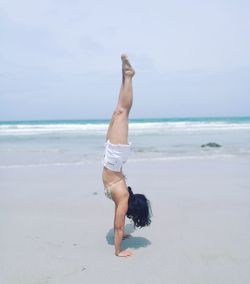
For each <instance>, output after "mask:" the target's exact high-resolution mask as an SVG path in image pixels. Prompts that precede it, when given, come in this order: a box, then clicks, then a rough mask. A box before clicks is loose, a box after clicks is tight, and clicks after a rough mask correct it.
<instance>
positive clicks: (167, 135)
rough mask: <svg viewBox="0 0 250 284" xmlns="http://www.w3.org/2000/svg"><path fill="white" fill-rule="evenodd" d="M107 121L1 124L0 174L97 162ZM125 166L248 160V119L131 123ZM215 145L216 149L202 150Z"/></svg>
mask: <svg viewBox="0 0 250 284" xmlns="http://www.w3.org/2000/svg"><path fill="white" fill-rule="evenodd" d="M108 123H109V120H46V121H43V120H42V121H11V122H8V121H5V122H0V168H12V167H13V168H14V167H41V166H47V165H54V166H63V165H69V164H73V165H81V164H85V163H92V162H97V161H101V159H102V157H103V148H104V147H103V146H104V143H105V136H106V131H107V127H108ZM129 140H130V141H131V142H132V150H133V153H132V155H131V158H130V160H129V162H136V161H140V160H145V159H146V160H150V159H173V160H175V159H214V158H219V157H225V158H233V157H242V158H249V157H250V117H227V118H215V117H214V118H156V119H131V120H130V123H129ZM209 142H215V143H218V144H220V145H221V147H219V148H209V147H201V145H202V144H206V143H209Z"/></svg>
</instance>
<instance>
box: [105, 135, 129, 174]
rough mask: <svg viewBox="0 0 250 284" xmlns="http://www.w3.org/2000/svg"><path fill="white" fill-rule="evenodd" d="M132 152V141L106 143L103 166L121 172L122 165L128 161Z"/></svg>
mask: <svg viewBox="0 0 250 284" xmlns="http://www.w3.org/2000/svg"><path fill="white" fill-rule="evenodd" d="M130 152H131V143H129V144H112V143H110V142H109V140H108V141H107V142H106V143H105V151H104V159H103V166H104V167H105V168H107V169H109V170H111V171H113V172H120V171H121V170H122V165H123V164H124V163H125V162H126V161H127V159H128V157H129V155H130Z"/></svg>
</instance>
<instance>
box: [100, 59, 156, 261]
mask: <svg viewBox="0 0 250 284" xmlns="http://www.w3.org/2000/svg"><path fill="white" fill-rule="evenodd" d="M121 59H122V84H121V89H120V94H119V99H118V104H117V107H116V109H115V111H114V113H113V116H112V119H111V121H110V124H109V128H108V132H107V137H106V144H105V154H104V160H103V166H104V167H103V175H102V177H103V184H104V189H105V195H106V196H107V197H108V198H110V199H112V200H113V201H114V203H115V218H114V235H115V239H114V243H115V255H116V256H121V257H127V256H131V255H132V254H133V253H132V252H131V251H129V250H122V247H121V242H122V239H123V238H124V237H128V236H129V235H127V234H126V233H125V232H124V226H125V217H126V216H127V217H128V218H130V219H132V220H133V222H134V225H135V226H136V227H144V226H148V225H149V224H150V222H151V220H150V203H149V201H148V200H147V199H146V197H145V196H144V195H142V194H133V192H132V190H131V188H130V187H128V186H127V184H126V181H125V179H124V175H123V172H122V165H123V164H124V163H125V162H126V160H127V158H128V156H129V153H130V147H131V144H130V143H129V142H128V116H129V111H130V109H131V107H132V102H133V90H132V78H133V76H134V74H135V71H134V69H133V68H132V66H131V64H130V62H129V61H128V58H127V56H126V55H122V56H121Z"/></svg>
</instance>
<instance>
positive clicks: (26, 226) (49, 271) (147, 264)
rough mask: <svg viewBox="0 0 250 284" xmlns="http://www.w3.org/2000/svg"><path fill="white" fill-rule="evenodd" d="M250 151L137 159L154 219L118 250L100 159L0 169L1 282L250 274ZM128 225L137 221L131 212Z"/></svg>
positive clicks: (203, 280)
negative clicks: (247, 154) (124, 252)
mask: <svg viewBox="0 0 250 284" xmlns="http://www.w3.org/2000/svg"><path fill="white" fill-rule="evenodd" d="M249 169H250V161H249V160H247V159H242V158H227V159H226V158H217V159H211V160H209V159H206V160H195V159H193V160H192V159H190V160H179V161H174V160H173V161H171V160H165V161H164V160H162V161H161V160H158V161H141V162H134V163H133V162H130V163H128V165H127V167H126V173H127V176H128V179H129V184H131V185H132V187H133V190H134V192H143V193H144V194H146V196H147V197H148V198H149V199H150V200H151V203H152V209H153V214H154V216H153V218H152V225H151V226H150V227H148V228H144V229H142V230H136V231H134V232H133V234H132V235H133V237H131V238H130V239H128V240H126V241H124V242H123V246H124V248H130V249H132V250H134V253H135V255H134V256H133V257H130V258H119V257H116V256H114V247H113V231H112V225H113V213H114V205H113V203H112V201H110V200H108V199H107V198H105V196H104V193H103V187H102V183H101V179H100V175H101V166H100V164H99V163H92V164H88V165H82V166H44V167H24V168H10V169H1V170H0V227H1V234H0V283H1V284H16V283H18V284H21V283H23V284H30V283H32V284H42V283H53V284H57V283H58V284H64V283H74V284H78V283H79V284H80V283H81V284H82V283H90V284H91V283H102V284H105V283H130V284H131V283H133V284H135V283H138V284H139V283H143V284H145V283H150V284H152V283H171V284H177V283H180V284H184V283H185V284H189V283H190V284H196V283H197V284H207V283H209V284H215V283H216V284H217V283H225V284H230V283H237V284H238V283H250V270H249V267H250V221H249V220H250V174H249ZM127 221H128V222H127V225H126V228H127V230H128V231H130V232H132V231H133V226H132V224H131V223H130V222H129V220H127Z"/></svg>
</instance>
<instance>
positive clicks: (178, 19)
mask: <svg viewBox="0 0 250 284" xmlns="http://www.w3.org/2000/svg"><path fill="white" fill-rule="evenodd" d="M249 15H250V2H249V1H242V0H238V1H230V0H225V1H222V0H216V1H214V0H212V1H194V0H192V1H188V0H177V1H168V0H165V1H164V0H161V1H159V0H154V1H131V0H130V1H115V0H112V1H109V0H108V1H97V0H91V1H83V0H82V1H79V0H71V1H69V0H68V1H66V0H43V1H35V0H33V1H31V0H22V1H19V0H1V2H0V120H29V119H78V118H79V119H80V118H109V116H110V114H111V112H112V110H113V107H114V106H115V103H116V98H117V94H118V90H119V84H120V78H121V72H120V54H121V53H122V52H126V53H128V54H129V56H130V58H131V62H132V63H133V64H134V66H135V69H136V71H137V73H136V77H135V80H134V96H135V98H134V107H133V109H132V112H131V117H137V118H138V117H180V116H181V117H187V116H189V117H190V116H239V115H250V37H249V30H250V17H249Z"/></svg>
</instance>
